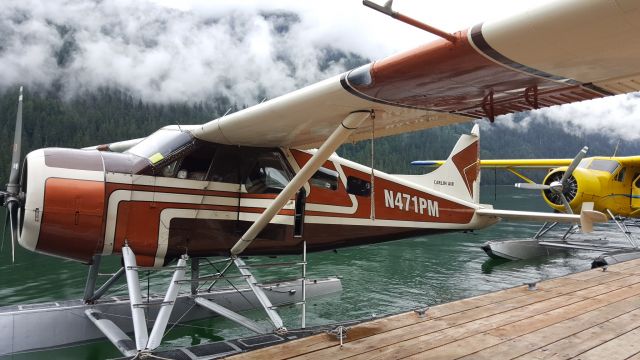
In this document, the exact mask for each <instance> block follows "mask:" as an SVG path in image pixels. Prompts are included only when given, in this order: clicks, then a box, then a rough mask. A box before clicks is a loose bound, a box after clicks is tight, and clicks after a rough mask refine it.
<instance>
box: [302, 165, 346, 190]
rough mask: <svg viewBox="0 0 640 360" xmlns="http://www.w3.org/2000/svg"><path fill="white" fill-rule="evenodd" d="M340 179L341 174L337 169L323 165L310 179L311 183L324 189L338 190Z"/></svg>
mask: <svg viewBox="0 0 640 360" xmlns="http://www.w3.org/2000/svg"><path fill="white" fill-rule="evenodd" d="M338 180H340V176H339V175H338V172H337V171H333V170H331V169H327V168H325V167H321V168H319V169H318V171H316V173H315V174H313V176H312V177H311V179H309V184H311V186H315V187H319V188H322V189H329V190H337V189H338Z"/></svg>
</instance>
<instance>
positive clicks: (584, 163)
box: [578, 159, 591, 169]
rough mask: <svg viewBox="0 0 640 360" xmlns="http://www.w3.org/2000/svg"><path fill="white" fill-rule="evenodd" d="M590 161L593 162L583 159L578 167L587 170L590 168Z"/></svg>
mask: <svg viewBox="0 0 640 360" xmlns="http://www.w3.org/2000/svg"><path fill="white" fill-rule="evenodd" d="M590 161H591V159H582V160H580V163H579V164H578V167H579V168H583V169H586V168H587V167H588V166H589V162H590Z"/></svg>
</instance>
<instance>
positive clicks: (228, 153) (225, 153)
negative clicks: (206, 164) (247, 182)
mask: <svg viewBox="0 0 640 360" xmlns="http://www.w3.org/2000/svg"><path fill="white" fill-rule="evenodd" d="M241 161H242V159H241V157H240V147H238V146H229V145H219V147H218V150H217V151H216V155H215V156H214V157H213V166H212V169H211V173H210V174H209V180H210V181H215V182H223V183H230V184H238V182H240V163H241Z"/></svg>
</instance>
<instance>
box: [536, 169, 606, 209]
mask: <svg viewBox="0 0 640 360" xmlns="http://www.w3.org/2000/svg"><path fill="white" fill-rule="evenodd" d="M566 170H567V168H566V167H562V168H557V169H554V170H552V171H551V172H549V173H548V174H547V176H546V177H545V178H544V180H543V184H545V185H551V184H552V183H553V182H558V181H560V179H562V176H563V175H564V173H565V172H566ZM599 188H600V183H599V182H598V181H597V180H595V179H593V177H590V176H587V174H585V170H584V169H581V168H577V169H575V170H574V171H573V173H572V174H571V176H569V178H568V179H567V180H566V182H565V184H563V186H562V193H563V194H564V196H565V198H566V199H567V201H568V202H569V206H571V209H572V211H573V212H574V213H579V212H580V209H581V208H582V203H583V202H585V201H593V199H592V198H591V196H588V195H587V192H586V190H587V189H589V192H588V193H597V190H598V189H599ZM542 197H543V198H544V201H545V202H546V203H547V204H548V205H549V206H551V207H552V208H553V209H555V210H558V211H560V212H565V211H566V210H565V208H564V205H563V203H562V198H561V197H560V194H559V193H557V192H554V191H553V190H551V189H548V190H543V191H542Z"/></svg>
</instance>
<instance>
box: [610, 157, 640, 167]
mask: <svg viewBox="0 0 640 360" xmlns="http://www.w3.org/2000/svg"><path fill="white" fill-rule="evenodd" d="M611 159H613V160H617V161H618V162H620V164H622V166H640V156H620V157H612V158H611Z"/></svg>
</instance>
